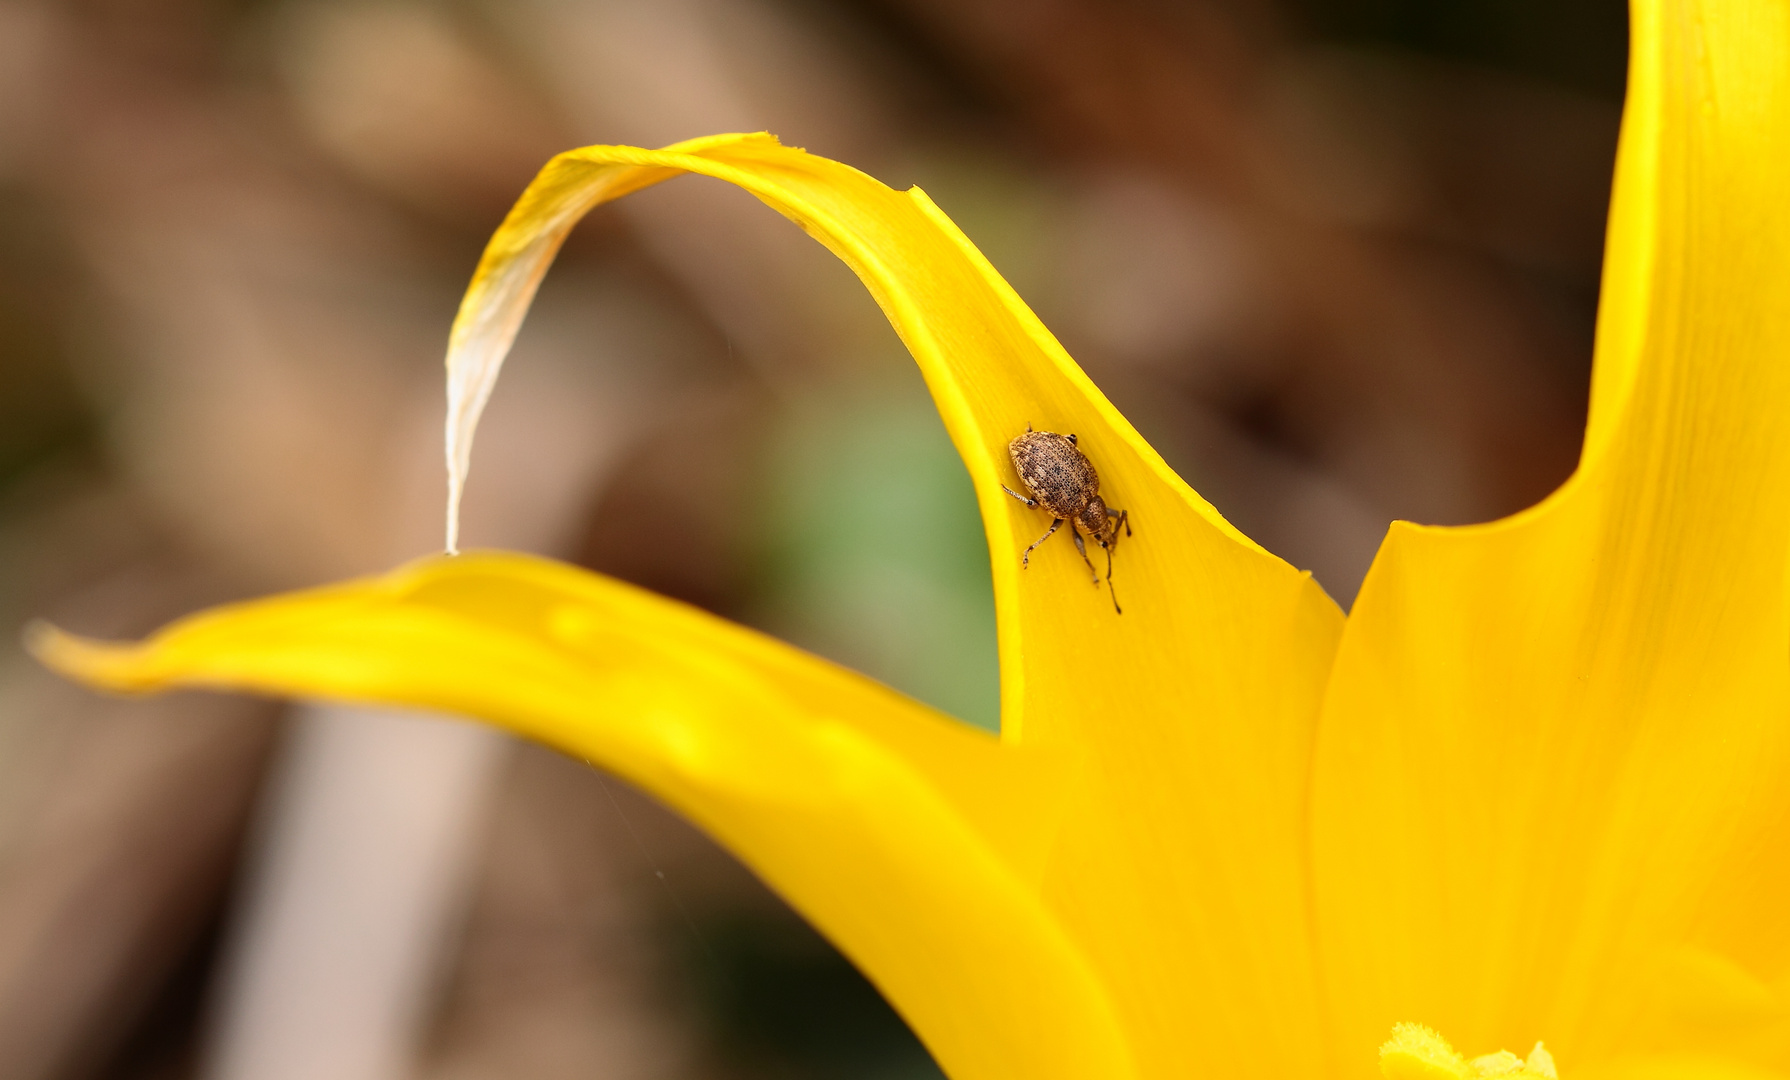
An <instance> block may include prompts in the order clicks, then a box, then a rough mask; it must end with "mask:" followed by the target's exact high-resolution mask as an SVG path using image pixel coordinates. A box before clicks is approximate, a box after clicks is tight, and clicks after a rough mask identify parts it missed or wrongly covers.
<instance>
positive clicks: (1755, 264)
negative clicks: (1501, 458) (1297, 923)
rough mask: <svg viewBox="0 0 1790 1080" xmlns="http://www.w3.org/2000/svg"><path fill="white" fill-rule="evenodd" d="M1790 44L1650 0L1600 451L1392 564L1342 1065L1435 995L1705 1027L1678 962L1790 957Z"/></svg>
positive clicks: (1460, 1002) (1473, 1038) (1348, 792)
mask: <svg viewBox="0 0 1790 1080" xmlns="http://www.w3.org/2000/svg"><path fill="white" fill-rule="evenodd" d="M1787 50H1790V8H1786V6H1785V5H1784V4H1782V3H1781V2H1778V0H1643V2H1640V3H1638V4H1636V6H1635V11H1634V45H1633V50H1632V68H1631V76H1630V91H1629V106H1628V111H1627V113H1626V114H1625V117H1624V128H1623V138H1622V147H1621V154H1620V160H1619V166H1618V171H1617V178H1616V188H1615V194H1614V205H1613V208H1612V213H1611V237H1610V245H1609V256H1608V259H1607V262H1606V266H1607V269H1606V272H1605V279H1604V290H1605V291H1604V299H1603V309H1602V311H1601V313H1600V321H1599V339H1598V352H1597V374H1596V378H1595V380H1594V399H1593V403H1592V410H1591V428H1590V431H1589V433H1588V435H1587V438H1586V446H1585V451H1584V455H1583V458H1582V461H1581V464H1580V467H1579V469H1578V471H1577V473H1576V474H1575V475H1574V476H1573V478H1572V479H1571V481H1570V482H1569V483H1568V484H1567V485H1566V486H1565V487H1564V488H1562V489H1561V490H1560V491H1559V492H1558V493H1556V494H1555V495H1554V496H1553V497H1552V498H1551V499H1549V500H1548V501H1547V502H1545V503H1543V504H1542V505H1540V506H1538V507H1536V508H1534V509H1533V510H1530V511H1528V512H1525V513H1523V514H1519V515H1517V516H1516V517H1514V518H1511V519H1509V520H1506V521H1502V522H1496V523H1493V524H1490V525H1485V526H1479V527H1474V528H1465V529H1433V528H1418V527H1415V526H1409V525H1400V526H1397V527H1395V529H1394V531H1393V532H1392V533H1391V534H1390V535H1389V537H1388V540H1387V543H1386V545H1385V546H1384V548H1383V549H1382V550H1381V552H1380V555H1379V558H1378V560H1377V561H1376V562H1375V565H1374V567H1373V569H1372V571H1371V572H1370V574H1369V576H1368V579H1367V581H1366V583H1365V585H1364V587H1363V589H1362V591H1361V595H1360V598H1359V600H1358V601H1357V603H1356V606H1355V609H1354V611H1353V613H1352V614H1351V617H1350V621H1349V625H1348V628H1347V631H1346V634H1345V638H1344V642H1343V645H1342V647H1341V649H1340V651H1339V654H1338V658H1337V667H1336V673H1335V676H1334V681H1333V684H1332V686H1331V690H1330V694H1329V699H1328V702H1327V705H1326V711H1325V713H1324V716H1323V719H1322V722H1321V729H1320V735H1319V751H1318V762H1317V767H1316V772H1315V794H1314V818H1313V820H1314V823H1315V825H1314V860H1315V871H1316V875H1317V885H1316V888H1317V910H1318V916H1319V932H1320V936H1321V942H1322V945H1321V948H1322V951H1323V954H1324V958H1325V978H1326V981H1327V983H1328V984H1329V985H1331V986H1333V987H1338V988H1342V987H1347V988H1348V989H1347V991H1346V992H1339V993H1338V994H1337V995H1336V1005H1337V1009H1338V1020H1337V1031H1338V1039H1339V1045H1338V1048H1337V1050H1336V1052H1335V1060H1337V1061H1339V1062H1345V1063H1354V1062H1361V1061H1366V1060H1371V1054H1372V1047H1373V1045H1374V1042H1375V1040H1377V1039H1378V1038H1379V1036H1380V1035H1381V1033H1383V1032H1384V1031H1385V1030H1386V1028H1387V1026H1388V1025H1389V1024H1391V1023H1394V1022H1396V1021H1398V1020H1401V1019H1404V1018H1406V1017H1410V1016H1421V1017H1423V1018H1424V1020H1425V1022H1427V1023H1433V1024H1435V1025H1436V1026H1437V1027H1438V1028H1439V1029H1441V1030H1444V1031H1447V1032H1448V1033H1449V1035H1450V1037H1451V1038H1453V1039H1455V1040H1456V1041H1457V1043H1460V1044H1465V1045H1475V1046H1478V1045H1491V1046H1496V1045H1514V1044H1520V1043H1521V1042H1522V1040H1524V1039H1531V1040H1532V1039H1534V1038H1536V1037H1538V1036H1539V1037H1541V1038H1544V1039H1546V1040H1547V1043H1548V1046H1549V1047H1550V1048H1553V1049H1555V1050H1556V1052H1557V1053H1559V1054H1560V1056H1561V1059H1562V1060H1563V1061H1572V1062H1587V1063H1589V1062H1595V1061H1601V1060H1614V1059H1615V1058H1616V1057H1618V1056H1620V1055H1621V1054H1623V1053H1625V1052H1634V1051H1636V1050H1639V1049H1642V1048H1652V1049H1657V1050H1659V1051H1661V1052H1666V1051H1674V1050H1679V1051H1682V1050H1686V1049H1689V1048H1687V1047H1671V1046H1659V1045H1657V1042H1658V1040H1660V1039H1662V1038H1665V1037H1666V1035H1665V1034H1664V1033H1663V1032H1662V1031H1660V1030H1657V1029H1653V1028H1652V1027H1651V1025H1649V1024H1648V1023H1647V1022H1646V1019H1645V1017H1646V1016H1647V1015H1648V1011H1647V1008H1646V1006H1645V1001H1646V1000H1647V999H1648V998H1649V997H1650V995H1652V994H1653V989H1652V988H1651V987H1650V979H1651V978H1652V977H1653V976H1652V975H1651V974H1650V973H1653V972H1657V971H1658V970H1660V968H1659V962H1660V958H1661V957H1662V956H1663V955H1665V954H1667V953H1670V952H1671V951H1672V950H1674V949H1677V948H1679V947H1680V946H1682V945H1684V944H1687V943H1692V944H1702V945H1704V946H1706V947H1708V948H1710V949H1711V950H1712V951H1713V952H1715V953H1719V954H1724V955H1726V956H1727V957H1729V958H1730V959H1731V960H1732V962H1734V963H1735V964H1737V965H1738V966H1740V967H1742V968H1745V969H1747V970H1749V971H1751V972H1753V973H1755V975H1756V976H1757V977H1759V978H1762V979H1764V980H1765V981H1768V982H1769V981H1772V980H1774V979H1777V978H1779V977H1781V976H1782V974H1783V973H1785V972H1786V970H1787V965H1790V919H1787V918H1786V917H1785V914H1784V913H1785V912H1786V911H1790V857H1786V855H1785V853H1786V852H1787V851H1790V678H1787V676H1790V630H1787V628H1790V612H1787V611H1786V604H1785V600H1786V578H1785V574H1786V569H1787V566H1790V421H1787V419H1786V418H1790V199H1787V198H1786V196H1785V186H1784V183H1785V177H1786V176H1790V62H1787V58H1790V51H1787ZM1710 1038H1711V1039H1713V1040H1714V1041H1715V1042H1717V1043H1721V1042H1722V1041H1723V1040H1724V1039H1726V1040H1728V1042H1729V1044H1730V1045H1729V1046H1727V1047H1725V1048H1724V1050H1725V1049H1732V1048H1733V1047H1735V1046H1738V1045H1739V1042H1738V1041H1736V1040H1737V1038H1738V1037H1737V1036H1734V1035H1732V1034H1730V1035H1728V1036H1716V1035H1711V1036H1710ZM1697 1049H1699V1050H1707V1049H1710V1048H1709V1047H1707V1046H1705V1047H1699V1048H1697ZM1787 1050H1790V1047H1787V1046H1786V1044H1785V1043H1784V1041H1782V1040H1779V1041H1778V1042H1777V1043H1776V1044H1775V1046H1765V1045H1764V1044H1759V1045H1757V1046H1755V1047H1754V1050H1753V1051H1749V1052H1756V1053H1757V1054H1759V1055H1763V1056H1762V1057H1760V1058H1759V1060H1760V1062H1762V1063H1764V1064H1767V1065H1770V1066H1772V1067H1776V1068H1782V1067H1784V1066H1785V1064H1786V1056H1785V1055H1786V1052H1787ZM1351 1067H1353V1066H1351ZM1568 1072H1569V1073H1571V1074H1573V1075H1575V1076H1576V1075H1577V1070H1575V1069H1570V1068H1569V1069H1568ZM1364 1073H1365V1070H1364Z"/></svg>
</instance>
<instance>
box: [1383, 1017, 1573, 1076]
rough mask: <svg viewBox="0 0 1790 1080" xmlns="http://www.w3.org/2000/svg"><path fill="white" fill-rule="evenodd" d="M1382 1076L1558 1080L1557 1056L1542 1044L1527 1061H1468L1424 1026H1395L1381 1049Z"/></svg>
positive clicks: (1503, 1054) (1505, 1057)
mask: <svg viewBox="0 0 1790 1080" xmlns="http://www.w3.org/2000/svg"><path fill="white" fill-rule="evenodd" d="M1380 1074H1381V1075H1382V1076H1384V1077H1385V1078H1386V1080H1482V1078H1484V1077H1493V1076H1496V1077H1506V1078H1509V1080H1559V1074H1558V1073H1556V1072H1555V1071H1554V1056H1553V1055H1552V1054H1550V1053H1548V1052H1547V1050H1546V1049H1544V1048H1543V1047H1542V1045H1541V1044H1540V1043H1536V1044H1535V1049H1533V1050H1531V1051H1529V1057H1528V1058H1527V1059H1524V1058H1520V1057H1517V1056H1516V1055H1515V1054H1513V1053H1511V1052H1510V1051H1509V1050H1500V1051H1498V1052H1497V1053H1495V1054H1486V1055H1485V1056H1483V1057H1476V1058H1473V1059H1472V1060H1470V1061H1469V1060H1468V1059H1467V1058H1464V1057H1462V1056H1461V1055H1460V1054H1459V1053H1457V1052H1456V1051H1455V1049H1454V1047H1452V1046H1449V1045H1448V1040H1446V1039H1444V1038H1443V1037H1442V1036H1440V1035H1438V1034H1436V1033H1435V1032H1433V1031H1431V1030H1430V1029H1429V1028H1426V1027H1424V1026H1423V1025H1422V1024H1394V1025H1393V1027H1392V1038H1390V1039H1387V1040H1386V1043H1385V1045H1383V1046H1381V1047H1380Z"/></svg>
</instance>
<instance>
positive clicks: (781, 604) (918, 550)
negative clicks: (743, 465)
mask: <svg viewBox="0 0 1790 1080" xmlns="http://www.w3.org/2000/svg"><path fill="white" fill-rule="evenodd" d="M899 370H901V372H902V374H901V375H895V374H888V375H881V374H879V375H877V376H875V377H863V378H860V379H859V380H857V381H854V382H850V383H847V384H845V385H842V386H836V387H834V388H832V389H830V390H828V391H826V392H824V393H822V394H819V395H816V396H814V397H811V398H808V399H806V400H804V401H803V402H801V403H800V404H798V405H796V406H794V407H792V408H790V409H789V410H788V413H787V416H786V417H785V420H784V422H783V423H782V424H781V425H780V430H779V432H778V434H777V436H776V437H775V439H774V444H773V448H772V452H771V456H770V468H769V476H768V484H767V488H768V490H769V496H768V498H767V499H766V500H765V504H764V510H765V513H764V515H763V517H762V519H761V530H762V532H761V535H762V536H763V543H764V549H763V550H764V551H765V553H766V556H767V558H766V562H765V564H764V570H765V572H764V574H763V575H762V576H761V579H760V589H759V590H758V593H759V595H760V596H762V597H764V598H765V599H764V600H763V601H762V602H761V603H760V604H758V605H757V609H758V610H757V611H756V612H755V614H756V615H757V616H758V617H757V618H755V619H754V620H753V621H754V622H757V623H759V624H760V625H763V626H764V627H765V628H767V629H768V630H770V631H771V632H772V633H775V634H777V635H778V636H780V637H783V638H785V639H787V640H789V641H792V642H794V643H795V644H797V645H800V646H802V647H803V648H807V649H811V650H813V651H814V652H817V653H820V654H821V655H823V656H827V657H830V658H832V659H834V660H837V661H839V662H841V663H843V664H846V665H849V666H850V667H853V668H856V669H857V670H859V671H862V672H864V673H866V674H868V675H870V676H872V677H874V678H877V679H880V680H882V681H883V682H886V683H888V684H889V685H890V686H893V687H895V688H896V689H898V690H901V691H903V692H904V693H908V694H911V695H913V696H914V697H916V698H919V699H920V700H921V701H924V702H926V703H928V704H930V705H933V706H935V707H937V708H939V709H942V710H944V711H946V712H948V713H951V714H952V715H953V716H957V717H959V718H961V719H963V720H967V721H969V722H970V723H973V724H976V725H978V726H981V727H984V728H987V729H989V730H991V731H992V730H997V729H998V728H999V726H1000V685H999V673H998V662H997V656H996V650H995V625H994V592H993V586H992V584H991V582H990V578H989V566H988V542H987V540H986V539H985V538H984V535H983V532H982V521H981V517H980V514H979V513H978V511H977V508H976V496H975V491H974V489H973V488H971V486H970V478H969V474H968V473H967V472H965V471H964V468H963V463H962V462H961V461H960V460H959V459H958V457H957V452H956V450H955V449H953V448H952V446H951V441H950V439H949V437H947V436H946V434H945V428H944V425H943V423H941V422H940V420H939V417H938V413H937V411H935V410H934V408H933V406H932V401H931V399H930V398H929V397H928V396H927V394H926V390H925V387H924V386H923V385H922V384H921V382H920V379H919V375H918V373H917V372H915V371H914V370H913V367H912V365H911V364H904V365H903V366H902V369H899ZM902 376H906V377H905V378H904V377H902Z"/></svg>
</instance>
